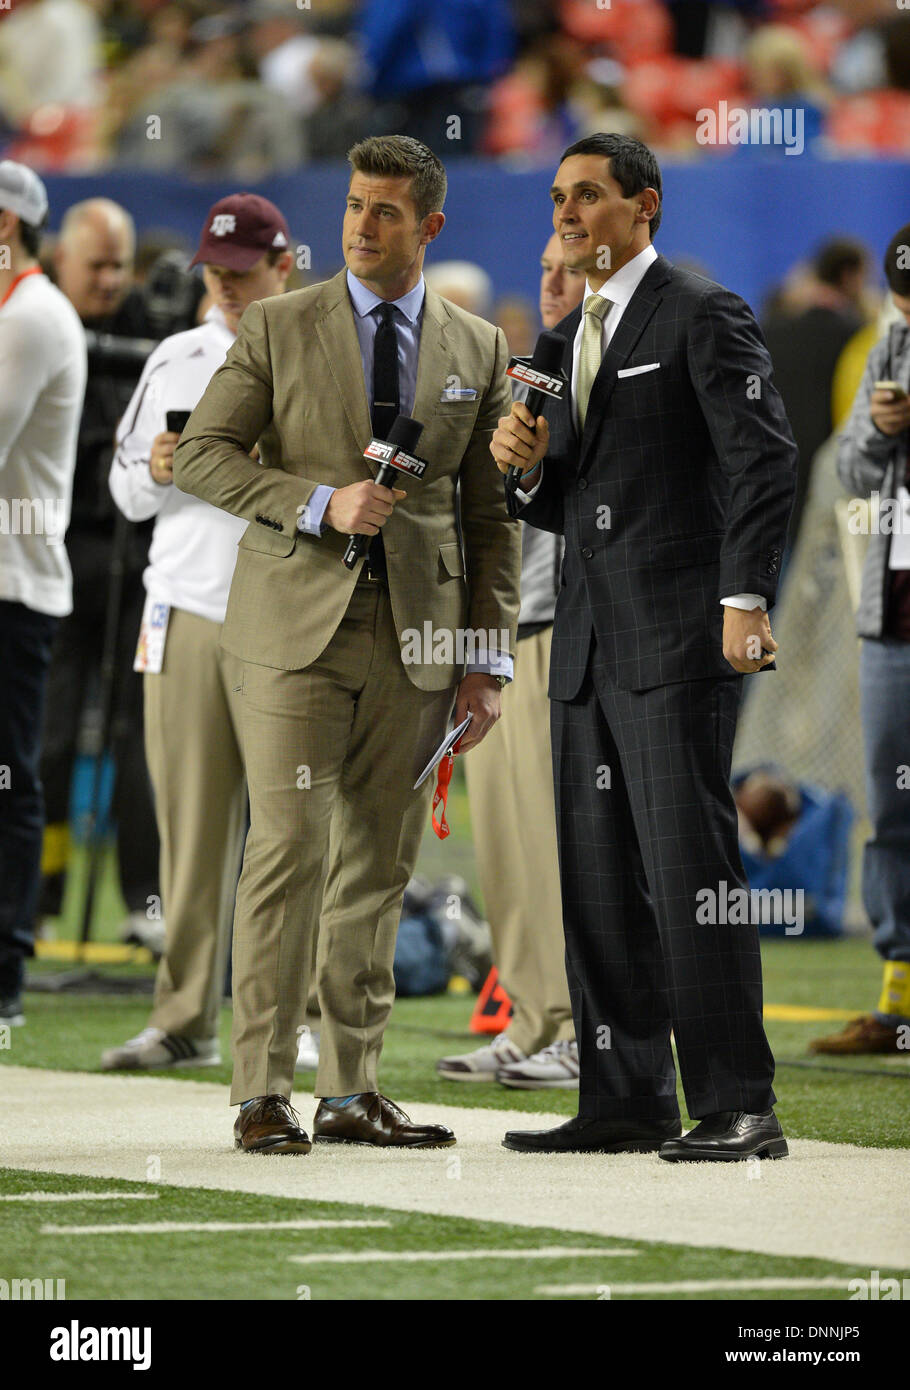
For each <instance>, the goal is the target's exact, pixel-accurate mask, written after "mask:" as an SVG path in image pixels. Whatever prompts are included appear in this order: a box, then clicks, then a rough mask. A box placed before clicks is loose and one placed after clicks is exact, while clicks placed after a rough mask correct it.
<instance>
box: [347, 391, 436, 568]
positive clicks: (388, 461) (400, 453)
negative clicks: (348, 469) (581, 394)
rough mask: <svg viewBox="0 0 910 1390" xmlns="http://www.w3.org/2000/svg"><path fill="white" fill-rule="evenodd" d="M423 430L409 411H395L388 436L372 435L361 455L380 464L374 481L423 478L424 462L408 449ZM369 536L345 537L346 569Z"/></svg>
mask: <svg viewBox="0 0 910 1390" xmlns="http://www.w3.org/2000/svg"><path fill="white" fill-rule="evenodd" d="M422 434H423V425H422V424H421V423H420V421H419V420H412V419H411V417H410V415H396V416H395V420H394V423H393V424H392V428H391V429H390V430H389V437H388V439H371V440H370V442H369V444H368V445H367V447H366V448H365V449H364V451H363V456H364V458H365V459H370V460H372V461H373V462H378V464H379V471H378V472H377V474H376V477H375V479H374V481H375V482H377V483H379V484H380V485H381V486H382V487H390V486H391V483H392V480H393V479H394V477H395V474H396V473H407V474H409V475H410V476H411V477H412V478H422V477H423V475H424V473H425V472H426V467H427V465H426V462H425V460H424V459H419V458H417V457H416V456H415V455H414V454H413V453H412V452H411V450H412V449H414V448H416V446H417V441H418V439H419V438H420V436H421V435H422ZM372 539H373V538H372V536H364V535H357V536H349V537H348V548H347V550H346V551H345V552H344V555H343V556H342V560H343V561H344V564H345V566H346V567H347V569H349V570H352V569H353V568H354V566H355V565H356V564H357V561H358V560H359V559H360V557H361V555H362V554H363V552H364V551H365V550H366V549H367V548H368V546H369V544H370V541H371V540H372Z"/></svg>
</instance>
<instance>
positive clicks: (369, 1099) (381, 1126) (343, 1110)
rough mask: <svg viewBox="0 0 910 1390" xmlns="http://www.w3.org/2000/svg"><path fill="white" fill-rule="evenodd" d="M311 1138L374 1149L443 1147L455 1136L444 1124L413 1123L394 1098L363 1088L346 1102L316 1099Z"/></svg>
mask: <svg viewBox="0 0 910 1390" xmlns="http://www.w3.org/2000/svg"><path fill="white" fill-rule="evenodd" d="M313 1138H314V1139H315V1140H316V1142H317V1143H322V1144H373V1145H375V1146H376V1147H377V1148H395V1149H447V1148H449V1147H450V1146H451V1145H452V1144H454V1143H455V1135H454V1134H453V1133H452V1131H451V1130H450V1129H446V1127H445V1125H415V1124H414V1123H413V1121H412V1120H411V1118H410V1116H409V1115H406V1114H405V1113H404V1111H403V1110H400V1109H399V1108H398V1106H397V1105H396V1104H395V1102H394V1101H391V1100H389V1099H387V1097H386V1096H381V1095H380V1094H379V1092H378V1091H364V1092H363V1094H362V1095H359V1096H355V1097H354V1099H353V1100H349V1101H348V1103H347V1105H326V1103H325V1101H324V1100H322V1101H320V1102H319V1109H318V1110H317V1111H316V1118H315V1120H314V1121H313Z"/></svg>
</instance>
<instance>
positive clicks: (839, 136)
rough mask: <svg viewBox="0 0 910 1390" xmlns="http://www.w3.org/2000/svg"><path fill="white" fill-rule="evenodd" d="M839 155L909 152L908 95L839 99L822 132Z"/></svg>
mask: <svg viewBox="0 0 910 1390" xmlns="http://www.w3.org/2000/svg"><path fill="white" fill-rule="evenodd" d="M825 133H826V135H827V136H828V139H829V140H830V141H831V143H832V145H833V146H834V147H835V149H836V150H837V152H838V153H841V154H846V153H850V154H903V155H905V154H908V153H910V92H901V91H884V92H864V93H862V95H861V96H851V97H843V98H842V99H841V100H840V101H838V102H837V103H836V104H835V105H834V107H833V108H832V110H831V112H830V113H829V116H828V124H827V127H826V131H825Z"/></svg>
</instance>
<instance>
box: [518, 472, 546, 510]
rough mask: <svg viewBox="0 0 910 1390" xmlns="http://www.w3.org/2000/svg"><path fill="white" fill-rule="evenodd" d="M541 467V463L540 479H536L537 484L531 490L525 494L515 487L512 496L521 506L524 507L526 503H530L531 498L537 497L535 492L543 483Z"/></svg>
mask: <svg viewBox="0 0 910 1390" xmlns="http://www.w3.org/2000/svg"><path fill="white" fill-rule="evenodd" d="M543 467H544V466H543V463H541V464H540V477H539V478H538V479H537V482H536V483H535V484H534V486H533V487H532V488H530V489H529V490H528V491H527V492H525V491H524V489H523V488H520V487H517V488H516V489H515V491H514V492H513V493H512V496H513V497H517V499H518V501H519V502H520V503H521V505H522V506H524V504H525V503H526V502H530V500H531V498H532V497H536V496H537V490H538V488H539V487H540V485H541V483H542V482H543Z"/></svg>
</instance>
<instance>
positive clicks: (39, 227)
mask: <svg viewBox="0 0 910 1390" xmlns="http://www.w3.org/2000/svg"><path fill="white" fill-rule="evenodd" d="M4 211H5V209H4ZM46 226H47V213H45V215H44V217H42V219H41V221H40V222H26V221H25V220H24V218H22V217H20V218H19V240H20V241H21V242H22V249H23V251H24V252H25V254H26V255H27V256H30V257H31V259H32V260H37V259H38V252H39V250H40V248H41V238H42V237H43V236H44V229H45V227H46Z"/></svg>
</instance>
